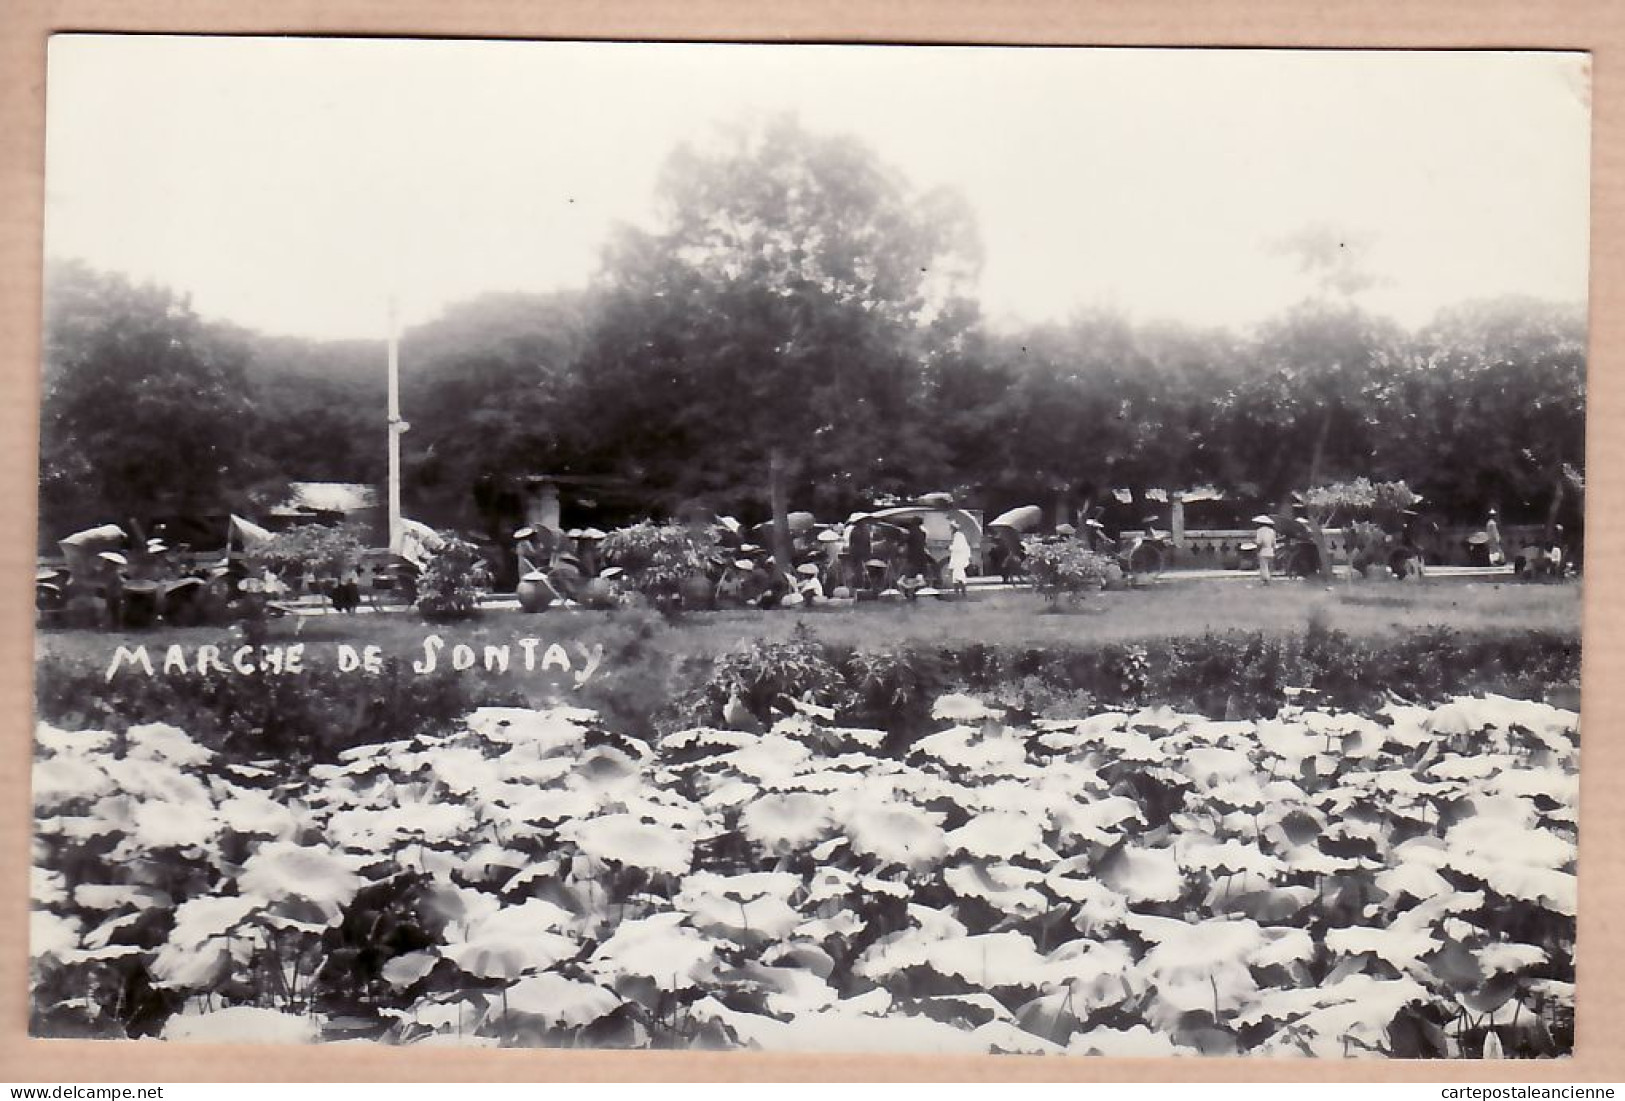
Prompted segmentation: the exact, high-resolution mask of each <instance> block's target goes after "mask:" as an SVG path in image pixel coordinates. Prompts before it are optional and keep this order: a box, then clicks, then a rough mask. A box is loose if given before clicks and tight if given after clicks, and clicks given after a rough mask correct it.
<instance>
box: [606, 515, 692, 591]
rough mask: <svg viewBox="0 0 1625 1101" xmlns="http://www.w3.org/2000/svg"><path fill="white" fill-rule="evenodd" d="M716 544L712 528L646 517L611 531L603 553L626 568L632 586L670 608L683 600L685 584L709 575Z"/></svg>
mask: <svg viewBox="0 0 1625 1101" xmlns="http://www.w3.org/2000/svg"><path fill="white" fill-rule="evenodd" d="M715 546H716V536H715V534H714V533H713V532H711V531H710V530H709V529H704V528H698V527H695V526H693V525H685V524H674V523H665V524H662V523H656V522H655V521H653V520H645V521H643V522H641V523H637V524H633V525H631V526H629V527H624V528H616V529H615V530H614V531H612V532H610V533H609V535H608V536H606V537H605V538H604V542H603V548H602V553H603V556H604V561H606V562H608V563H610V564H611V565H614V566H619V567H620V568H621V569H622V570H624V571H625V576H626V584H627V585H628V586H630V587H631V588H632V589H633V590H635V591H637V592H639V593H642V594H643V596H644V597H646V598H647V599H648V600H649V602H650V603H652V604H653V605H654V606H655V607H657V608H660V609H662V610H669V609H674V608H676V607H678V606H679V605H680V604H681V602H682V599H683V592H684V587H685V585H688V584H691V583H692V582H693V581H694V580H695V579H696V578H703V577H704V576H705V571H706V567H707V565H708V561H709V556H710V554H711V552H712V550H713V549H714V548H715ZM707 591H708V590H707Z"/></svg>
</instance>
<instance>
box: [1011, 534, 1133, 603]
mask: <svg viewBox="0 0 1625 1101" xmlns="http://www.w3.org/2000/svg"><path fill="white" fill-rule="evenodd" d="M1024 546H1025V547H1026V558H1025V560H1024V565H1025V566H1026V570H1027V574H1028V576H1030V577H1031V578H1032V581H1033V586H1034V587H1035V588H1036V589H1037V590H1038V591H1039V592H1040V593H1043V594H1044V596H1045V597H1047V598H1048V599H1050V600H1055V599H1057V598H1058V597H1061V596H1063V595H1064V596H1069V597H1071V598H1072V599H1073V600H1079V599H1082V598H1083V597H1084V596H1085V595H1086V594H1088V593H1092V592H1098V591H1099V590H1101V589H1104V588H1105V587H1106V583H1107V582H1108V581H1109V580H1110V579H1111V577H1112V575H1113V571H1114V570H1116V569H1117V564H1116V563H1115V562H1114V561H1113V560H1112V559H1111V558H1109V557H1108V556H1106V555H1104V554H1097V553H1095V552H1094V551H1092V550H1090V549H1089V548H1088V547H1086V546H1084V545H1083V544H1082V543H1080V542H1078V541H1077V540H1074V539H1061V540H1057V541H1055V542H1043V541H1041V540H1037V539H1028V540H1026V541H1025V543H1024Z"/></svg>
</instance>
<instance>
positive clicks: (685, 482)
mask: <svg viewBox="0 0 1625 1101" xmlns="http://www.w3.org/2000/svg"><path fill="white" fill-rule="evenodd" d="M660 198H661V218H660V225H659V227H658V228H657V229H655V230H653V231H640V230H631V229H628V230H625V231H623V233H622V234H621V235H620V237H619V239H618V240H617V242H616V243H615V245H614V246H613V247H612V249H611V251H610V254H609V257H608V264H607V280H606V284H607V285H606V298H607V301H606V308H605V311H604V313H603V314H602V315H601V316H600V318H599V325H598V329H597V333H596V337H595V339H594V341H593V343H592V345H591V346H590V348H589V351H588V354H587V356H586V359H585V362H584V371H583V383H584V386H585V388H586V390H587V392H588V393H589V394H590V396H591V399H592V401H593V402H594V403H595V406H594V414H595V415H596V416H597V418H598V420H597V423H599V424H601V425H602V426H603V428H604V429H605V430H606V434H607V437H608V438H609V439H615V440H622V441H626V440H630V439H632V438H633V437H634V433H636V438H637V445H638V450H639V454H638V456H636V457H635V458H634V457H627V458H626V459H625V460H623V461H622V462H621V463H620V464H619V466H620V468H621V470H622V472H623V473H627V474H630V475H632V476H634V477H638V478H640V479H642V480H643V481H645V482H646V483H648V484H650V485H651V488H652V489H654V490H656V491H657V492H659V493H661V494H662V495H664V496H666V497H667V498H668V499H670V500H673V501H680V500H683V499H698V500H701V501H707V502H710V501H729V500H740V499H745V498H750V497H755V498H756V499H758V500H760V499H761V498H762V497H764V496H765V497H766V499H767V503H768V504H769V506H770V510H771V513H772V516H773V518H774V520H775V521H776V522H775V524H774V528H775V533H776V536H777V538H776V540H775V541H776V546H775V551H776V553H777V554H778V555H779V557H780V559H781V560H787V558H788V544H787V540H786V539H785V538H784V536H785V532H786V522H785V518H786V515H787V513H788V511H789V505H790V494H791V492H792V490H793V489H795V488H797V487H803V488H804V489H805V490H806V491H807V492H809V493H810V492H811V489H810V487H812V486H813V485H815V484H817V485H821V486H823V487H824V489H825V494H824V496H825V497H826V499H827V500H828V502H829V504H831V505H834V504H836V503H837V502H839V501H841V500H856V499H859V498H861V497H862V496H863V495H864V494H866V493H868V492H872V491H876V490H884V489H887V488H907V487H908V486H909V483H910V482H911V481H912V480H913V479H914V478H917V477H918V476H919V472H920V471H922V470H926V469H930V470H940V469H942V468H943V462H942V460H943V454H942V449H941V448H940V446H939V444H938V442H937V439H936V437H935V436H934V435H933V434H932V433H931V432H930V431H929V428H928V426H927V425H925V424H924V423H923V421H922V418H921V417H920V416H919V413H920V410H921V407H922V406H921V402H920V401H919V397H920V394H921V392H922V388H923V385H924V377H925V373H926V371H927V369H928V364H929V360H930V357H929V355H928V353H927V349H926V341H925V337H926V335H927V334H928V333H930V332H931V325H932V323H933V322H934V321H940V320H941V319H942V318H944V317H947V316H951V315H952V313H953V309H952V307H953V304H954V302H955V300H956V299H957V298H958V297H960V296H961V294H962V293H963V291H964V290H965V288H966V286H967V281H968V280H969V278H970V277H971V276H972V275H973V274H974V270H975V265H976V262H977V252H976V248H975V244H974V239H973V235H972V233H971V230H970V224H969V219H968V218H967V217H966V216H965V214H964V212H963V209H962V208H961V207H960V205H959V204H958V203H957V202H956V201H954V200H953V199H952V198H951V197H949V196H946V195H943V194H940V193H932V194H925V195H921V194H918V193H916V192H915V191H914V190H913V189H912V188H911V187H910V186H909V185H908V184H907V183H906V181H904V180H903V179H901V178H900V177H899V176H898V175H897V174H896V173H894V172H892V171H891V170H890V169H888V168H887V167H886V166H885V165H884V164H882V163H881V162H880V161H879V159H878V158H876V156H875V155H874V154H873V153H872V152H871V151H870V150H869V149H867V148H866V147H865V146H863V145H861V144H860V143H858V142H856V141H854V140H852V139H850V138H845V137H831V136H823V135H816V134H812V133H809V132H807V131H805V130H803V129H802V128H801V127H800V125H799V124H798V123H797V122H796V121H795V120H793V119H791V118H779V119H776V120H774V121H772V122H770V123H769V124H767V125H766V126H764V127H760V128H753V129H741V130H736V131H733V132H731V133H729V134H728V135H726V136H725V137H724V138H723V139H722V141H721V143H720V144H719V145H718V146H716V147H713V148H708V149H704V150H702V149H699V148H695V147H691V146H683V147H680V148H679V149H678V150H677V151H676V152H675V153H674V154H673V156H672V158H671V159H670V161H669V162H668V164H667V166H666V170H665V173H664V176H663V178H662V181H661V189H660ZM938 335H939V336H940V333H939V334H938Z"/></svg>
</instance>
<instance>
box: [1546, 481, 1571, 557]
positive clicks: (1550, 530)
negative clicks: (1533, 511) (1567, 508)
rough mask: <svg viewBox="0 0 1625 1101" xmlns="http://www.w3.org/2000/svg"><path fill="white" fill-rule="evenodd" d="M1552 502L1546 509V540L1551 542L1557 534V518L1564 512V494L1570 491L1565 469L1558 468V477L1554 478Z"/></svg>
mask: <svg viewBox="0 0 1625 1101" xmlns="http://www.w3.org/2000/svg"><path fill="white" fill-rule="evenodd" d="M1553 483H1554V488H1553V490H1552V503H1551V506H1550V507H1549V508H1547V510H1546V542H1547V543H1550V542H1551V541H1552V539H1553V538H1554V537H1555V536H1556V535H1557V519H1558V517H1559V516H1560V515H1561V514H1562V510H1563V496H1564V494H1565V493H1567V491H1568V479H1566V478H1564V477H1563V470H1562V468H1561V467H1559V468H1558V471H1557V477H1556V478H1554V479H1553Z"/></svg>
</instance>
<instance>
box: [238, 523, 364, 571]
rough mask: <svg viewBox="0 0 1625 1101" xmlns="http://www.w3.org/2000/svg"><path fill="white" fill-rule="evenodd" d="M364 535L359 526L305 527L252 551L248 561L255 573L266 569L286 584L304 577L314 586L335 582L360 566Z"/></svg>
mask: <svg viewBox="0 0 1625 1101" xmlns="http://www.w3.org/2000/svg"><path fill="white" fill-rule="evenodd" d="M365 534H366V529H365V528H364V527H363V526H361V525H359V524H342V525H339V526H333V525H329V524H306V525H304V526H302V527H297V528H293V529H291V530H289V531H284V532H279V533H278V534H277V535H276V536H274V537H273V538H272V539H271V541H270V542H268V543H265V544H263V545H261V546H259V547H257V548H255V549H254V550H253V551H252V552H251V553H250V554H249V556H248V561H249V565H250V566H251V567H252V569H253V571H254V572H256V573H258V572H261V571H263V570H266V569H269V570H270V571H271V572H273V573H275V574H277V575H278V576H280V577H283V578H284V579H286V580H290V581H298V580H299V579H300V578H302V577H304V576H306V575H309V576H310V577H311V578H313V579H314V580H316V581H318V582H321V581H327V580H336V579H338V578H341V577H343V576H344V574H345V573H347V572H348V571H350V570H353V569H355V568H356V567H357V566H359V565H360V564H361V557H362V555H363V554H365V553H366V550H367V544H366V542H365V539H364V536H365Z"/></svg>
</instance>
